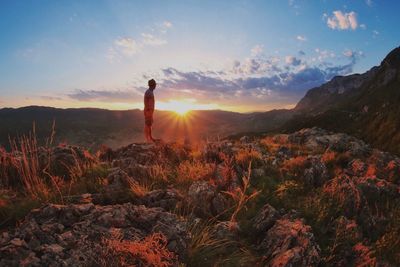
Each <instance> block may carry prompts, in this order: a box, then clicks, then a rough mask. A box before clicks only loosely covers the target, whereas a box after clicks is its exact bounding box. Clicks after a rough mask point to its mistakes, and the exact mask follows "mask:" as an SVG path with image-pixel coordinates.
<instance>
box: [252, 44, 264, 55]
mask: <svg viewBox="0 0 400 267" xmlns="http://www.w3.org/2000/svg"><path fill="white" fill-rule="evenodd" d="M250 52H251V55H252V56H253V57H255V56H258V55H260V54H262V53H263V52H264V46H263V45H259V44H258V45H255V46H254V47H253V48H252V49H251V50H250Z"/></svg>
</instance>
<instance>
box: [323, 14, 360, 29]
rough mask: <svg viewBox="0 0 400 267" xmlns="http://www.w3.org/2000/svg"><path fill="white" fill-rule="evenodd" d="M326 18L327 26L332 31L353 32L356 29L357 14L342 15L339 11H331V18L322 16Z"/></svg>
mask: <svg viewBox="0 0 400 267" xmlns="http://www.w3.org/2000/svg"><path fill="white" fill-rule="evenodd" d="M324 17H325V18H327V21H326V23H327V25H328V27H329V28H331V29H333V30H355V29H357V27H358V22H357V14H356V13H355V12H354V11H351V12H349V13H343V12H342V11H340V10H336V11H333V15H332V16H331V17H329V16H327V15H326V14H324Z"/></svg>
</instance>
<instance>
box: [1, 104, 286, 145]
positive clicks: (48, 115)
mask: <svg viewBox="0 0 400 267" xmlns="http://www.w3.org/2000/svg"><path fill="white" fill-rule="evenodd" d="M290 116H291V112H290V111H288V110H276V111H271V112H264V113H263V112H259V113H250V114H242V113H236V112H228V111H220V110H210V111H206V110H204V111H191V112H189V114H187V115H186V116H185V117H180V116H179V115H177V114H175V113H174V112H168V111H157V112H156V113H155V118H154V120H155V127H154V135H155V136H156V137H158V138H162V139H163V140H165V141H172V140H175V141H182V140H185V139H189V140H191V141H198V140H205V139H217V138H222V137H224V136H226V135H230V134H235V133H240V132H265V131H271V130H273V129H276V128H278V127H279V126H281V125H282V123H283V122H284V121H285V120H287V118H289V117H290ZM33 122H34V123H35V130H36V136H37V138H38V140H39V141H40V142H41V143H44V142H45V140H46V139H47V138H49V137H50V136H51V134H52V128H53V127H52V126H53V122H55V127H54V129H55V135H54V136H55V138H56V140H54V142H55V143H60V142H64V143H68V144H75V145H84V146H86V147H92V148H98V147H99V145H101V144H106V145H108V146H111V147H119V146H122V145H127V144H129V143H132V142H141V141H143V140H144V137H143V125H144V118H143V111H141V110H126V111H112V110H104V109H89V108H87V109H83V108H80V109H59V108H50V107H37V106H31V107H24V108H17V109H11V108H4V109H0V145H1V146H5V147H8V146H9V136H10V137H11V138H15V137H17V136H21V135H26V134H28V133H29V132H31V131H32V127H33Z"/></svg>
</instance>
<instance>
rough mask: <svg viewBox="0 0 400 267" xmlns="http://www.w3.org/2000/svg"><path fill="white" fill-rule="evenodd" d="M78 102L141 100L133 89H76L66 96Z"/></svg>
mask: <svg viewBox="0 0 400 267" xmlns="http://www.w3.org/2000/svg"><path fill="white" fill-rule="evenodd" d="M67 96H68V97H70V98H72V99H74V100H78V101H100V102H123V103H126V102H132V101H137V100H139V99H141V97H142V96H141V95H139V94H138V93H137V91H136V90H135V89H131V90H129V89H125V90H82V89H77V90H75V91H74V92H72V93H70V94H68V95H67Z"/></svg>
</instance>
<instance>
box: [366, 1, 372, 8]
mask: <svg viewBox="0 0 400 267" xmlns="http://www.w3.org/2000/svg"><path fill="white" fill-rule="evenodd" d="M365 3H366V4H367V6H370V7H371V6H373V5H374V2H373V1H372V0H365Z"/></svg>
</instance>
